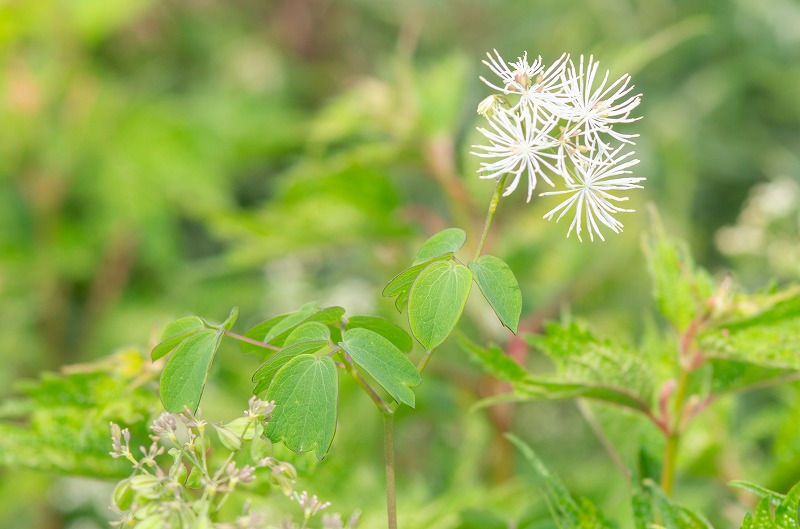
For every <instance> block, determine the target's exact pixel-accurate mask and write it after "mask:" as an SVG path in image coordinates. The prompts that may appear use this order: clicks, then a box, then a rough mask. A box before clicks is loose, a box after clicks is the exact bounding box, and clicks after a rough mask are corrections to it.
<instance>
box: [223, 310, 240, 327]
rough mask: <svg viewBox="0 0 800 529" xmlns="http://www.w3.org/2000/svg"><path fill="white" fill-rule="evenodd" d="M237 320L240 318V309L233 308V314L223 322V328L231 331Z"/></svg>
mask: <svg viewBox="0 0 800 529" xmlns="http://www.w3.org/2000/svg"><path fill="white" fill-rule="evenodd" d="M237 318H239V307H233V308H232V309H231V313H230V314H229V315H228V318H227V319H226V320H225V321H224V322H222V328H224V329H225V330H226V331H229V330H231V329H232V328H233V324H234V323H236V320H237Z"/></svg>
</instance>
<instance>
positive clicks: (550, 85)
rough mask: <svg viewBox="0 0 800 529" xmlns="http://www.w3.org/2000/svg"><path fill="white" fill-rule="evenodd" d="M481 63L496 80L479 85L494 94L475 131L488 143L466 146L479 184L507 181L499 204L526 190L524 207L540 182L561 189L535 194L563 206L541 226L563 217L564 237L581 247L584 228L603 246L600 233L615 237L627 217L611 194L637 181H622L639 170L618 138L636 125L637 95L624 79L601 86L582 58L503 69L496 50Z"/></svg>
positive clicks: (628, 142)
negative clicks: (483, 123) (476, 162)
mask: <svg viewBox="0 0 800 529" xmlns="http://www.w3.org/2000/svg"><path fill="white" fill-rule="evenodd" d="M487 57H488V60H485V61H483V62H484V64H485V65H486V66H488V67H489V69H490V70H491V71H492V73H493V74H495V76H496V77H497V79H496V80H488V79H485V78H483V77H481V80H482V81H483V82H484V83H485V84H486V85H487V86H489V87H491V88H493V89H494V90H496V93H494V94H492V95H490V96H488V97H487V98H486V99H484V100H483V101H482V102H481V103H480V104H479V105H478V113H479V114H481V115H482V116H484V117H485V118H486V120H487V127H479V128H478V131H480V133H481V134H482V135H483V136H484V137H485V138H486V139H487V140H488V142H489V144H488V145H475V146H473V148H474V149H475V150H474V151H473V152H472V154H474V155H475V156H477V157H479V158H480V159H481V160H482V161H481V164H480V167H479V169H478V172H479V173H480V176H481V178H491V179H495V180H497V181H498V185H501V186H502V185H505V184H506V179H507V178H510V182H508V183H507V185H506V187H505V189H504V191H503V196H508V195H509V194H511V193H512V192H514V191H515V190H516V189H517V187H518V186H519V185H520V182H525V183H527V200H528V202H530V200H531V198H532V197H533V194H534V191H535V189H536V186H537V184H538V183H539V182H540V181H543V182H544V183H546V184H548V185H549V186H551V187H555V186H556V183H555V182H558V184H559V185H561V186H562V187H563V189H559V190H557V191H547V192H544V193H540V196H561V197H562V198H563V199H564V201H563V202H562V203H561V204H559V205H558V206H556V207H555V208H553V209H552V210H550V211H549V212H548V213H547V214H546V215H545V218H547V219H548V220H550V219H553V218H555V219H556V222H558V221H559V220H561V218H563V217H564V216H565V215H567V214H568V213H570V212H571V214H572V215H573V220H572V222H571V224H570V226H569V231H568V232H567V236H569V235H570V234H571V233H572V232H573V231H574V232H575V235H576V236H577V237H578V239H581V240H582V237H581V235H582V234H583V232H584V227H585V231H586V232H587V233H588V234H589V239H590V240H592V241H594V238H595V236H597V237H599V238H600V239H601V240H605V238H604V237H603V234H602V231H601V226H605V227H606V228H608V229H610V230H611V231H613V232H614V233H620V232H621V231H622V227H623V226H622V222H620V221H619V220H618V219H617V218H616V215H617V214H618V213H628V212H632V211H633V210H630V209H624V208H622V207H620V206H619V205H618V204H619V203H620V202H624V201H626V200H628V197H626V196H619V195H618V194H617V192H619V191H628V190H631V189H639V188H641V187H642V186H641V185H640V182H642V181H643V180H645V178H644V177H639V176H627V175H630V174H631V173H632V171H631V168H633V167H634V166H636V165H637V164H638V163H639V160H638V159H636V158H633V156H634V154H635V153H634V152H633V151H632V150H630V148H631V147H632V146H633V145H634V139H636V138H637V137H638V134H636V133H632V132H626V131H624V130H619V126H620V125H622V126H624V125H626V124H629V123H633V122H635V121H637V120H638V119H639V118H638V117H632V116H631V112H632V111H633V110H634V109H636V107H638V106H639V103H640V101H641V94H634V93H633V89H634V86H633V85H632V84H631V82H630V81H631V79H630V76H628V75H624V76H622V77H620V78H618V79H617V80H616V81H613V82H611V83H609V75H610V73H609V72H608V71H606V72H605V74H603V75H602V79H601V78H600V77H599V76H598V69H599V67H600V63H599V62H598V61H595V60H594V57H589V59H588V60H584V56H583V55H581V57H580V59H579V61H578V65H577V67H576V66H575V63H574V61H573V60H572V59H571V58H570V57H569V55H567V54H564V55H562V56H561V57H560V58H559V59H558V60H557V61H555V62H554V63H553V64H552V65H551V66H549V67H545V65H544V64H543V63H542V59H541V57H539V58H537V59H536V60H534V61H533V63H532V64H531V63H529V62H528V54H527V52H526V53H525V54H524V55H523V56H522V57H519V58H517V61H516V62H509V63H506V62H505V60H504V59H503V58H502V57H501V56H500V54H499V53H498V52H497V51H496V50H495V52H494V55H492V54H487ZM523 177H524V178H523ZM554 181H555V182H554Z"/></svg>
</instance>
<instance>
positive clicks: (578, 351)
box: [518, 322, 654, 411]
mask: <svg viewBox="0 0 800 529" xmlns="http://www.w3.org/2000/svg"><path fill="white" fill-rule="evenodd" d="M525 338H526V340H527V341H528V342H529V343H530V344H531V345H532V346H534V347H535V348H537V349H539V350H540V351H542V352H544V353H545V354H547V356H549V357H550V358H551V359H552V360H553V362H554V363H555V364H556V368H557V370H558V374H557V375H556V376H555V377H529V378H528V379H527V380H526V381H525V383H524V384H522V383H521V384H519V385H518V386H519V389H521V390H524V391H530V392H531V396H532V397H534V398H549V399H563V398H570V395H574V396H584V397H588V398H592V399H596V400H601V401H605V402H608V403H613V404H617V405H621V406H626V407H629V408H632V409H635V410H639V411H646V410H647V409H648V408H649V404H648V403H649V402H650V400H651V398H652V394H653V391H654V390H653V378H654V377H653V374H652V372H651V370H650V367H649V365H648V364H647V363H645V361H644V360H643V359H642V358H641V356H640V355H639V354H638V353H637V352H636V351H632V350H629V349H628V348H626V347H623V346H621V345H620V344H616V343H614V342H612V341H610V340H599V339H597V338H595V336H594V335H593V334H592V333H591V332H590V331H589V330H588V329H587V328H586V327H585V326H583V325H581V324H579V323H577V322H571V323H569V324H567V325H564V326H561V325H557V324H548V325H547V326H546V334H544V335H527V336H526V337H525Z"/></svg>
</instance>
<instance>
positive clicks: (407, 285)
mask: <svg viewBox="0 0 800 529" xmlns="http://www.w3.org/2000/svg"><path fill="white" fill-rule="evenodd" d="M452 257H453V254H452V253H446V254H443V255H440V256H438V257H434V258H432V259H429V260H428V261H425V262H424V263H420V264H417V265H413V266H410V267H408V268H406V269H405V270H403V271H402V272H400V273H399V274H397V275H396V276H394V278H392V280H391V281H389V283H388V284H387V285H386V287H384V289H383V296H384V297H387V298H391V297H394V296H402V295H403V293H408V291H409V290H410V289H411V285H412V284H413V283H414V280H415V279H416V278H417V276H418V275H419V273H420V272H422V271H423V270H424V269H425V267H427V266H428V265H429V264H431V263H434V262H436V261H445V260H449V259H450V258H452ZM404 307H405V306H404Z"/></svg>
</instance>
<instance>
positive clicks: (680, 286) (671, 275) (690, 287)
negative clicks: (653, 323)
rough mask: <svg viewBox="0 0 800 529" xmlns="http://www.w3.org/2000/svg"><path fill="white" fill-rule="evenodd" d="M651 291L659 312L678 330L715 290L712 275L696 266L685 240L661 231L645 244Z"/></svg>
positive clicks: (700, 308) (696, 312) (699, 309)
mask: <svg viewBox="0 0 800 529" xmlns="http://www.w3.org/2000/svg"><path fill="white" fill-rule="evenodd" d="M645 255H646V256H647V268H648V270H649V272H650V278H651V281H652V282H653V295H654V297H655V300H656V303H657V304H658V307H659V309H660V310H661V313H662V314H663V315H664V316H665V317H666V318H667V320H669V322H670V323H671V324H672V325H673V327H674V328H675V329H676V330H677V331H678V332H679V333H680V332H683V331H684V330H685V329H686V328H687V327H688V326H689V323H690V322H691V321H692V320H693V319H695V318H696V317H697V316H698V315H700V314H701V313H702V311H703V310H704V308H705V306H706V303H707V301H708V299H709V298H710V297H711V295H712V292H713V290H714V283H713V281H712V279H711V277H710V276H709V275H708V273H707V272H705V271H704V270H701V269H698V268H696V267H695V265H694V261H693V259H692V256H691V254H690V252H689V250H688V249H687V248H686V246H685V244H682V243H680V242H678V241H674V240H670V239H668V238H666V237H665V236H664V235H663V234H661V233H657V234H656V235H654V236H652V237H651V238H650V239H649V240H648V241H647V244H646V245H645Z"/></svg>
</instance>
